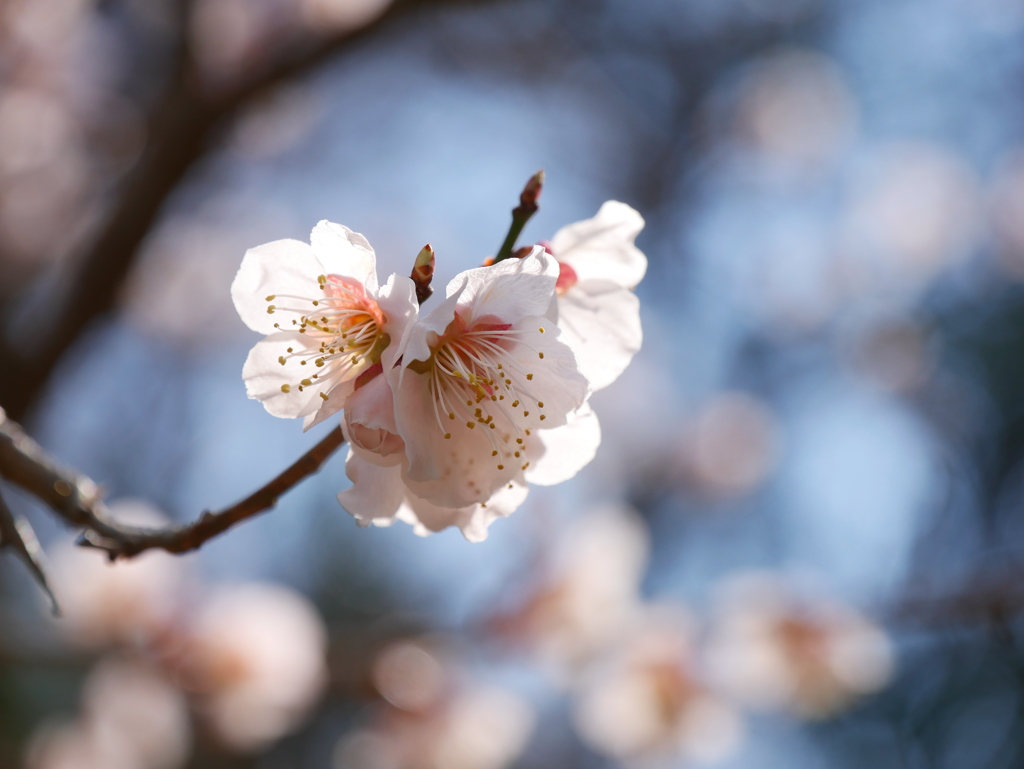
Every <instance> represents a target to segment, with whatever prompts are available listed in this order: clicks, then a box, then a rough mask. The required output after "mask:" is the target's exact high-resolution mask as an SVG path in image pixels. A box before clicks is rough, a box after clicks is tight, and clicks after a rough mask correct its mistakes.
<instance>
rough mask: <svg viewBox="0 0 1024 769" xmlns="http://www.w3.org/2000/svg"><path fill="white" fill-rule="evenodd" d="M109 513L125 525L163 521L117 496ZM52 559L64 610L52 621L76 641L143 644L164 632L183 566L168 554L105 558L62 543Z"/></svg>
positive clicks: (177, 594) (174, 605)
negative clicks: (123, 558)
mask: <svg viewBox="0 0 1024 769" xmlns="http://www.w3.org/2000/svg"><path fill="white" fill-rule="evenodd" d="M110 512H111V515H112V517H114V518H115V519H117V520H119V521H123V522H125V523H130V524H136V525H140V526H161V525H166V519H165V518H164V517H163V515H162V514H160V513H159V512H157V511H156V510H154V509H153V508H151V507H149V506H148V505H147V504H146V503H144V502H141V501H136V500H120V501H118V502H115V503H114V504H112V505H111V506H110ZM52 563H53V566H52V570H53V585H54V589H55V591H56V594H57V597H58V600H59V601H60V604H61V609H62V612H63V616H62V617H61V618H59V619H58V620H56V625H57V628H58V629H59V630H60V631H61V632H62V633H63V634H65V636H66V637H67V639H68V640H69V641H70V642H71V643H73V644H75V645H78V646H83V647H86V648H90V649H98V648H102V647H104V646H109V645H115V644H127V645H131V646H137V647H139V646H145V645H147V644H149V643H151V642H152V641H154V640H155V639H157V638H158V637H159V636H160V635H162V634H163V633H164V632H165V631H166V630H167V628H168V627H169V626H170V625H171V623H172V621H173V619H174V617H175V615H176V612H177V610H178V607H179V600H180V594H181V589H182V586H183V577H184V572H185V569H184V564H183V562H182V560H181V559H180V558H178V557H176V556H173V555H169V554H168V553H164V552H159V551H152V552H148V553H143V554H142V555H140V556H137V557H136V558H132V559H130V560H120V561H114V562H110V561H109V560H108V559H107V557H106V555H105V554H104V553H102V552H101V551H98V550H88V549H85V548H82V547H78V546H77V545H75V544H73V543H72V542H71V541H65V542H63V543H62V544H60V545H58V546H57V547H55V548H54V549H53V553H52Z"/></svg>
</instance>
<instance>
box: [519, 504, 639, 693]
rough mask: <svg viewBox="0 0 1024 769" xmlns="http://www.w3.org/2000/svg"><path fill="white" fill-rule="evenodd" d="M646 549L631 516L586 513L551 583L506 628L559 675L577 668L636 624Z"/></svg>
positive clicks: (568, 538) (568, 535) (609, 510)
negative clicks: (526, 643)
mask: <svg viewBox="0 0 1024 769" xmlns="http://www.w3.org/2000/svg"><path fill="white" fill-rule="evenodd" d="M648 549H649V544H648V534H647V529H646V527H645V526H644V524H643V521H642V520H641V519H640V517H639V516H638V515H637V514H636V513H635V512H633V511H632V510H628V509H625V508H620V507H606V508H600V509H597V510H590V511H587V513H586V514H584V515H582V516H580V517H579V518H578V519H577V520H576V521H575V522H574V523H573V525H572V526H571V527H570V528H569V529H568V530H567V531H566V532H565V537H564V540H563V546H562V548H561V549H560V551H559V552H558V553H557V555H556V557H555V563H554V567H553V570H552V571H553V573H552V574H551V575H550V578H549V579H548V580H546V581H545V582H544V583H543V584H542V585H541V586H540V587H539V589H538V590H537V591H536V592H535V593H534V594H533V595H532V596H531V597H530V598H529V599H528V601H527V603H526V605H525V606H524V607H523V609H522V610H520V612H518V613H517V614H515V615H513V616H512V617H508V618H504V619H503V620H502V621H501V622H500V625H501V626H502V628H503V629H507V630H509V631H511V632H512V633H513V634H519V633H521V634H525V636H526V637H527V638H528V640H529V641H530V643H531V644H532V645H534V646H535V647H536V648H537V650H538V652H539V654H540V655H541V657H542V658H543V659H544V660H545V661H546V662H547V663H549V664H550V665H552V666H553V667H554V668H555V669H556V672H557V673H558V674H564V673H565V672H569V671H566V670H565V669H564V668H566V666H568V667H569V668H572V669H576V668H578V667H579V665H580V664H582V663H585V662H587V661H589V660H592V658H593V657H594V656H595V655H596V654H597V653H598V652H600V651H601V650H602V649H603V648H605V647H607V646H608V645H609V644H610V643H611V642H613V641H614V640H615V639H617V638H618V637H620V636H621V635H622V633H623V632H625V631H626V630H627V628H628V627H629V626H630V625H631V624H632V622H633V621H634V620H635V618H636V615H637V613H638V612H639V609H640V605H639V597H640V582H641V580H642V579H643V576H644V572H645V571H646V568H647V556H648ZM573 672H578V671H573Z"/></svg>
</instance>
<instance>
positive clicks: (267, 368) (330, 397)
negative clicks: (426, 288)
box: [231, 221, 417, 429]
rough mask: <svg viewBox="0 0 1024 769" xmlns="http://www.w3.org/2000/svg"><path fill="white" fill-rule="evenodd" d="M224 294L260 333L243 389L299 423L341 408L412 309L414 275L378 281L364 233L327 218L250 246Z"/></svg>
mask: <svg viewBox="0 0 1024 769" xmlns="http://www.w3.org/2000/svg"><path fill="white" fill-rule="evenodd" d="M231 296H232V299H233V300H234V303H235V308H236V309H237V310H238V314H239V315H240V316H241V318H242V320H243V321H244V322H245V324H246V325H247V326H249V328H251V329H252V330H253V331H258V332H260V333H262V334H266V335H267V336H266V337H265V338H264V339H263V340H262V341H261V342H258V343H257V344H256V346H255V347H253V348H252V351H251V352H250V353H249V357H248V358H247V360H246V361H245V366H244V367H243V369H242V378H243V379H244V380H245V384H246V392H247V394H248V395H249V397H250V398H256V399H258V400H260V401H261V402H262V403H263V406H264V408H266V409H267V411H269V412H270V413H271V414H273V415H274V416H279V417H302V418H303V426H304V428H305V429H309V428H310V427H312V426H313V425H316V424H319V423H320V422H322V421H323V420H324V419H326V418H327V417H329V416H331V415H333V414H336V413H337V412H338V411H340V410H341V409H342V408H344V406H345V401H346V399H347V398H348V397H349V395H351V393H352V392H353V391H354V390H355V388H356V383H357V381H358V378H359V377H360V375H362V374H364V373H367V372H370V373H367V376H372V371H371V369H373V367H374V366H375V364H377V363H378V362H379V360H380V356H381V352H382V351H383V350H384V349H385V348H386V347H387V346H388V344H389V343H390V341H391V340H392V339H396V340H397V339H398V338H400V337H401V335H402V333H403V330H404V328H405V326H406V325H407V324H408V322H409V321H410V320H411V319H412V318H413V317H414V316H415V314H416V312H417V304H416V301H415V297H414V288H413V284H412V281H411V280H409V279H408V278H401V277H398V276H397V275H392V276H391V278H390V279H389V280H388V282H387V284H386V285H385V286H384V287H383V288H378V284H377V272H376V256H375V254H374V252H373V249H372V248H371V247H370V244H369V243H368V242H367V240H366V238H364V237H363V236H362V235H360V234H359V233H357V232H353V231H352V230H350V229H349V228H348V227H345V226H343V225H340V224H334V223H333V222H328V221H322V222H320V223H319V224H317V226H316V227H314V228H313V232H312V234H311V235H310V243H308V244H307V243H303V242H301V241H297V240H276V241H274V242H272V243H266V244H264V245H262V246H257V247H256V248H252V249H249V251H247V252H246V254H245V257H244V259H243V260H242V266H241V268H240V269H239V270H238V275H237V276H236V277H235V280H234V283H232V285H231Z"/></svg>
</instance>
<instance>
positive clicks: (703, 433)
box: [681, 392, 779, 496]
mask: <svg viewBox="0 0 1024 769" xmlns="http://www.w3.org/2000/svg"><path fill="white" fill-rule="evenodd" d="M778 433H779V424H778V421H777V419H776V417H775V415H774V414H773V413H772V411H770V410H769V407H768V405H767V404H766V403H764V402H763V401H761V400H759V399H757V398H754V397H753V396H751V395H747V394H744V393H740V392H724V393H720V394H718V395H716V396H715V397H714V398H713V399H712V400H711V401H709V402H708V403H707V404H706V405H705V406H704V407H703V408H702V409H701V410H700V412H699V413H698V414H697V417H696V419H695V420H694V422H693V424H692V425H691V427H690V429H689V430H688V431H687V433H686V436H687V437H686V442H685V444H684V445H683V449H682V456H681V461H682V469H683V472H684V474H685V476H686V477H687V479H688V480H689V481H690V482H691V483H693V485H694V486H695V487H696V489H697V490H698V491H700V492H703V493H707V494H712V495H726V496H731V495H742V494H748V493H750V492H751V491H753V490H754V489H755V488H757V487H758V486H759V485H760V484H761V483H762V482H764V480H765V479H766V478H767V477H768V475H769V474H770V473H771V472H772V470H774V468H775V465H776V463H777V460H778V453H779V435H778Z"/></svg>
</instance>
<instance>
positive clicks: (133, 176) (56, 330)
mask: <svg viewBox="0 0 1024 769" xmlns="http://www.w3.org/2000/svg"><path fill="white" fill-rule="evenodd" d="M490 1H492V0H395V2H394V3H392V4H391V5H390V6H389V7H388V9H387V10H386V11H385V12H384V13H383V14H382V15H381V16H379V17H378V18H377V19H375V20H374V21H372V22H370V23H369V24H367V25H366V26H364V27H361V28H359V29H355V30H346V31H342V32H338V33H336V34H333V35H328V36H325V37H322V38H319V39H310V38H307V39H305V40H303V41H300V42H299V43H297V44H295V45H293V46H291V47H290V48H289V49H288V50H286V51H285V52H284V53H282V54H281V55H280V56H278V57H276V58H275V59H274V61H272V62H270V63H269V64H267V65H266V66H264V67H258V66H254V67H252V68H251V69H250V70H249V71H248V72H247V76H246V77H244V78H243V79H241V80H240V81H238V82H236V83H233V84H231V85H229V86H228V87H226V88H225V89H223V90H218V91H217V92H216V93H214V94H209V93H206V92H204V90H203V88H202V85H201V83H200V82H199V78H198V77H197V75H196V72H195V69H194V66H193V63H192V61H191V57H190V56H189V55H188V51H187V48H184V49H183V50H182V51H181V52H179V54H178V55H177V56H176V57H175V58H176V62H175V64H174V66H175V74H174V75H173V76H172V77H171V79H170V81H169V83H170V84H169V86H168V88H167V91H166V92H165V94H164V96H163V97H162V98H161V100H160V104H159V106H158V107H157V108H156V109H155V110H154V112H153V116H152V118H151V120H150V129H149V139H148V141H147V143H146V147H145V149H144V150H143V153H142V156H141V157H140V159H139V161H138V162H137V163H136V165H135V167H134V168H133V169H132V170H131V171H130V172H129V173H128V175H127V177H126V178H125V179H124V181H123V183H122V184H121V187H120V191H119V193H118V196H117V201H116V202H115V203H114V205H113V207H112V209H111V212H110V215H109V216H108V217H107V219H106V221H105V223H104V224H103V225H101V227H100V230H99V232H98V234H97V236H96V237H95V239H94V240H93V241H92V243H91V244H90V245H88V246H87V247H86V248H85V249H84V251H83V253H82V254H81V255H80V256H79V258H77V259H76V260H74V261H73V262H72V264H71V266H70V267H69V268H68V270H67V275H66V276H65V279H64V280H63V282H62V284H61V286H60V287H59V288H58V289H56V295H57V297H58V298H57V299H56V300H53V301H48V302H46V304H45V312H44V314H43V315H42V316H40V317H38V318H36V319H33V321H32V323H31V325H32V328H33V329H34V330H33V334H34V339H33V343H32V345H25V346H21V347H18V346H11V345H9V344H8V343H6V342H5V341H4V340H3V338H2V335H0V360H3V361H5V362H6V363H7V364H8V367H9V371H8V372H6V373H5V375H4V376H3V377H0V405H2V406H3V407H4V408H5V409H6V410H7V412H8V413H9V414H10V415H11V417H12V418H14V419H18V420H21V419H23V418H24V416H25V414H26V413H27V412H28V410H29V409H30V408H31V406H32V404H33V403H34V401H35V400H36V398H38V397H39V395H40V394H41V392H42V390H43V387H44V386H45V383H46V381H47V380H48V379H49V377H50V375H51V374H52V372H53V369H54V368H55V367H56V365H57V362H58V361H59V360H60V358H61V356H62V355H63V354H64V353H65V352H66V351H67V350H68V349H69V348H70V347H71V346H72V345H73V344H74V343H75V342H76V341H77V339H78V338H79V336H80V335H81V333H82V332H83V330H84V329H85V328H86V327H87V326H88V325H89V323H90V322H91V321H93V320H95V319H96V318H97V317H99V316H101V315H103V314H105V313H106V312H109V311H110V310H111V309H112V308H113V307H114V306H115V304H116V302H117V298H118V296H119V293H120V290H121V286H122V285H123V283H124V280H125V278H126V277H127V275H128V273H129V271H130V269H131V266H132V264H133V263H134V261H135V257H136V254H137V253H138V251H139V247H140V245H141V244H142V241H143V240H144V238H145V237H146V235H147V234H148V233H149V231H150V229H151V228H152V226H153V224H154V223H155V222H156V220H157V217H158V216H159V213H160V211H161V209H162V208H163V206H164V204H165V203H166V201H167V199H168V198H169V197H170V195H171V193H172V192H173V191H174V190H175V189H176V188H177V187H178V185H179V183H180V182H181V180H182V179H183V178H184V177H185V175H186V174H187V173H188V172H189V171H190V170H191V169H192V168H193V167H194V166H195V165H196V164H197V163H198V161H199V160H201V159H202V158H203V156H204V155H205V154H206V153H207V152H208V150H209V148H210V145H211V143H212V142H213V140H214V139H215V137H216V136H217V135H218V134H219V133H220V132H221V130H222V129H223V128H224V127H225V126H226V125H227V124H228V123H229V122H230V121H231V119H232V118H234V117H235V116H236V115H237V114H238V113H239V112H240V111H241V110H243V109H244V108H245V107H246V106H248V105H249V104H250V103H252V102H253V101H255V100H256V99H257V98H259V97H260V96H261V95H263V94H264V93H266V92H268V91H269V90H271V89H272V88H274V87H275V86H277V85H280V84H281V83H283V82H286V81H289V80H293V79H295V78H298V77H301V76H302V75H304V74H306V73H308V72H310V71H312V70H313V69H315V68H316V67H318V66H320V65H321V64H323V63H325V62H326V61H328V60H329V59H330V58H332V57H334V56H336V55H338V54H339V53H341V52H342V51H344V50H345V49H348V48H350V47H354V46H355V45H356V44H357V43H359V42H361V41H363V40H365V39H367V38H369V37H371V36H372V35H374V34H376V33H378V32H379V31H380V30H382V29H383V28H385V27H387V26H389V25H390V24H391V23H393V22H394V21H395V20H396V19H397V18H399V17H403V16H405V15H408V14H409V13H411V12H413V11H416V10H419V9H421V8H425V7H429V6H438V5H454V4H457V3H462V4H465V3H467V2H476V3H480V2H490ZM7 320H9V319H7Z"/></svg>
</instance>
